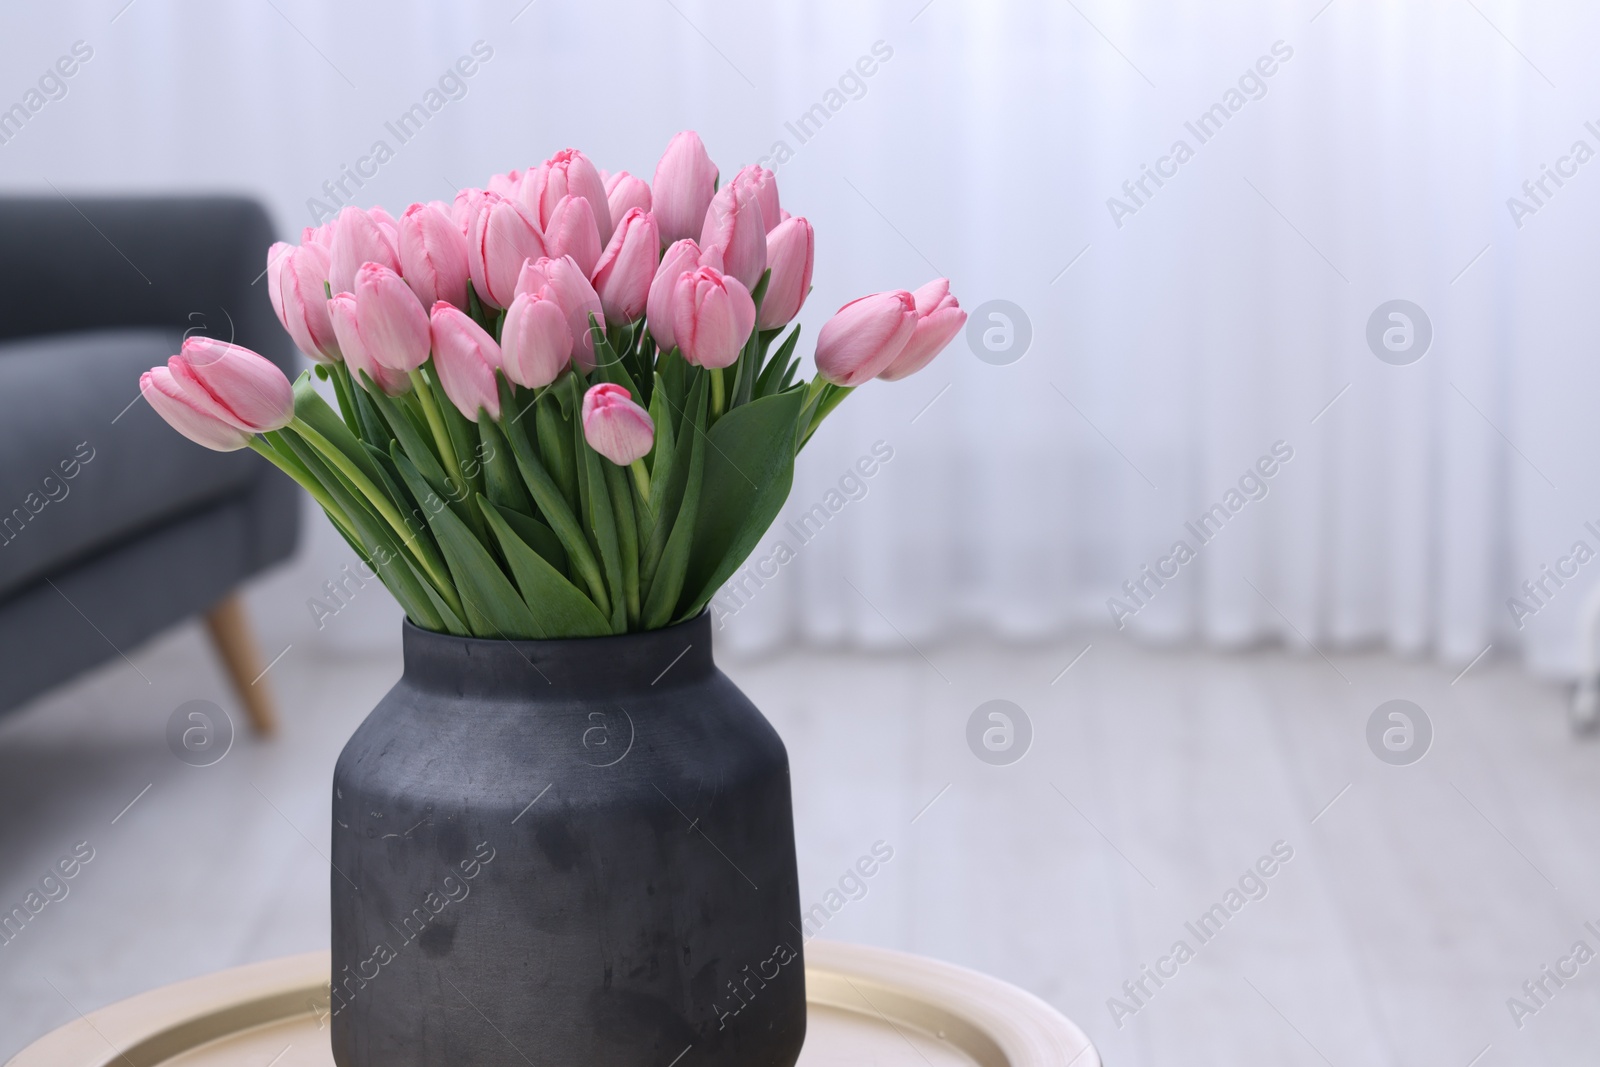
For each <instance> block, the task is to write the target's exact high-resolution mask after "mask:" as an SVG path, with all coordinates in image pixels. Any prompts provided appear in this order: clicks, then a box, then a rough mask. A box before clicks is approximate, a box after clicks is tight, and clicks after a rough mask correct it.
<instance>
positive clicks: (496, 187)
mask: <svg viewBox="0 0 1600 1067" xmlns="http://www.w3.org/2000/svg"><path fill="white" fill-rule="evenodd" d="M527 175H528V172H527V171H525V170H517V169H516V168H514V167H513V168H512V169H511V170H508V171H506V172H505V173H504V174H491V175H490V176H489V182H488V184H487V185H486V186H485V187H484V188H486V189H488V190H489V192H491V193H499V194H500V195H501V196H503V197H505V198H506V199H507V200H515V199H516V198H517V194H518V193H519V192H521V191H522V179H523V178H525V177H527Z"/></svg>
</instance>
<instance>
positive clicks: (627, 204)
mask: <svg viewBox="0 0 1600 1067" xmlns="http://www.w3.org/2000/svg"><path fill="white" fill-rule="evenodd" d="M605 181H606V203H607V204H608V205H609V206H610V208H611V221H612V223H613V224H615V225H621V223H622V217H623V216H624V215H626V214H627V213H628V212H629V211H631V210H633V209H634V208H638V209H639V210H641V211H649V210H650V186H649V185H647V184H646V183H645V180H644V179H643V178H635V177H634V176H633V175H631V174H629V173H628V172H627V171H625V170H619V171H617V173H615V174H613V175H611V176H610V177H609V178H607V179H606V180H605ZM612 236H613V237H614V236H616V234H615V233H614V232H613V234H612Z"/></svg>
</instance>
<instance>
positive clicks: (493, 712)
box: [331, 615, 805, 1067]
mask: <svg viewBox="0 0 1600 1067" xmlns="http://www.w3.org/2000/svg"><path fill="white" fill-rule="evenodd" d="M404 640H405V673H404V674H403V676H402V677H401V679H400V681H399V682H398V683H397V684H396V685H395V687H394V688H393V689H392V690H390V691H389V693H388V694H387V695H386V696H385V697H384V698H383V700H382V701H381V702H380V703H379V704H378V706H377V708H376V709H374V710H373V712H372V714H371V715H370V716H369V717H368V718H367V720H366V721H365V722H363V723H362V724H361V726H360V727H359V728H358V729H357V730H356V732H355V735H354V736H353V737H352V738H351V739H350V742H349V744H347V745H346V746H345V749H344V752H343V753H342V754H341V755H340V757H339V762H338V766H337V768H336V769H335V771H334V780H333V785H334V793H333V854H332V859H333V866H334V868H335V869H334V871H333V873H332V884H333V976H332V983H333V984H332V990H331V1011H332V1016H331V1021H332V1035H333V1052H334V1059H335V1061H336V1062H337V1063H338V1064H339V1065H340V1067H444V1065H448V1067H489V1065H495V1067H505V1065H520V1064H525V1063H526V1064H533V1065H537V1067H669V1065H670V1064H672V1063H674V1062H677V1063H678V1064H679V1065H680V1067H702V1065H715V1067H723V1065H726V1067H734V1065H738V1067H792V1065H793V1063H794V1062H795V1060H796V1059H797V1058H798V1057H799V1054H800V1046H801V1043H802V1041H803V1039H804V1037H805V972H804V961H803V960H802V959H801V934H800V929H799V922H800V904H799V893H798V887H797V885H796V877H795V854H794V827H793V815H792V809H791V806H790V798H789V762H788V755H787V753H786V752H785V751H784V747H783V742H782V741H780V740H779V739H778V735H777V733H776V732H775V731H774V730H773V729H772V727H771V726H770V725H769V724H768V723H767V721H766V719H764V718H763V717H762V715H761V713H760V712H759V711H758V710H756V708H755V706H754V705H753V704H751V703H750V701H749V700H748V699H746V697H745V696H744V694H742V693H741V692H739V690H738V689H737V688H736V687H735V686H734V684H733V683H732V682H730V681H729V680H728V679H727V677H726V676H724V675H723V674H722V672H721V671H719V670H717V668H716V665H715V664H714V663H713V662H712V658H711V625H710V620H709V617H708V616H704V615H702V616H701V617H700V618H698V619H696V620H694V621H692V622H688V623H684V624H682V625H678V626H673V627H670V628H668V629H665V630H657V631H654V632H650V633H641V634H628V635H625V636H618V637H601V638H592V639H574V640H555V641H486V640H480V639H474V638H460V637H449V636H445V635H443V634H437V633H430V632H427V631H424V630H419V629H417V628H416V627H414V626H412V625H410V624H409V623H407V624H406V625H405V634H404Z"/></svg>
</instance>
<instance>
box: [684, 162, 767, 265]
mask: <svg viewBox="0 0 1600 1067" xmlns="http://www.w3.org/2000/svg"><path fill="white" fill-rule="evenodd" d="M700 261H701V262H702V263H708V264H710V265H712V266H715V267H717V268H719V269H720V270H722V271H724V272H725V273H727V274H731V275H733V276H734V277H735V278H738V279H739V281H740V283H741V284H742V285H743V286H744V287H745V288H746V289H754V288H755V287H756V283H757V282H759V281H760V280H761V273H762V272H763V271H765V270H766V269H767V225H766V223H765V222H764V221H763V220H762V218H761V204H760V202H759V201H758V200H757V198H756V190H755V188H754V187H753V186H752V185H751V184H750V183H749V182H746V183H745V184H743V185H741V184H739V183H738V182H736V181H735V182H729V183H728V184H727V185H725V186H723V187H722V188H721V189H718V190H717V195H716V196H714V197H712V198H711V206H710V207H709V208H708V209H707V210H706V219H705V225H704V227H703V228H702V229H701V230H700Z"/></svg>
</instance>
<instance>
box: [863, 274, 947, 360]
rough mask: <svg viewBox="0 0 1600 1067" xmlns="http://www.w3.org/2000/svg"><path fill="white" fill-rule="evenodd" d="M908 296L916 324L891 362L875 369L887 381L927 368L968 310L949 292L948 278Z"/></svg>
mask: <svg viewBox="0 0 1600 1067" xmlns="http://www.w3.org/2000/svg"><path fill="white" fill-rule="evenodd" d="M911 296H912V299H913V300H915V301H916V304H917V325H916V328H915V329H913V330H912V331H911V339H910V340H909V341H907V342H906V347H905V348H904V349H902V350H901V352H900V354H899V355H898V356H896V357H894V362H892V363H890V364H889V366H888V367H886V368H885V369H883V370H881V371H879V372H878V377H880V378H882V379H883V380H884V381H886V382H894V381H899V380H900V379H901V378H904V377H907V376H908V375H912V374H915V373H917V371H919V370H921V369H922V368H923V367H926V366H927V365H928V364H929V363H930V362H932V361H933V357H934V356H937V355H938V354H939V353H940V352H942V351H943V350H944V346H945V345H947V344H949V343H950V340H951V338H953V337H955V335H956V334H958V333H960V332H961V327H962V326H964V325H965V324H966V321H967V313H966V312H965V311H962V310H961V305H960V304H958V303H956V298H955V297H954V296H952V295H951V294H950V279H949V278H935V279H934V280H933V281H931V282H929V283H928V284H927V285H924V286H923V287H922V288H921V289H918V290H917V291H916V292H915V293H912V294H911Z"/></svg>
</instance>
